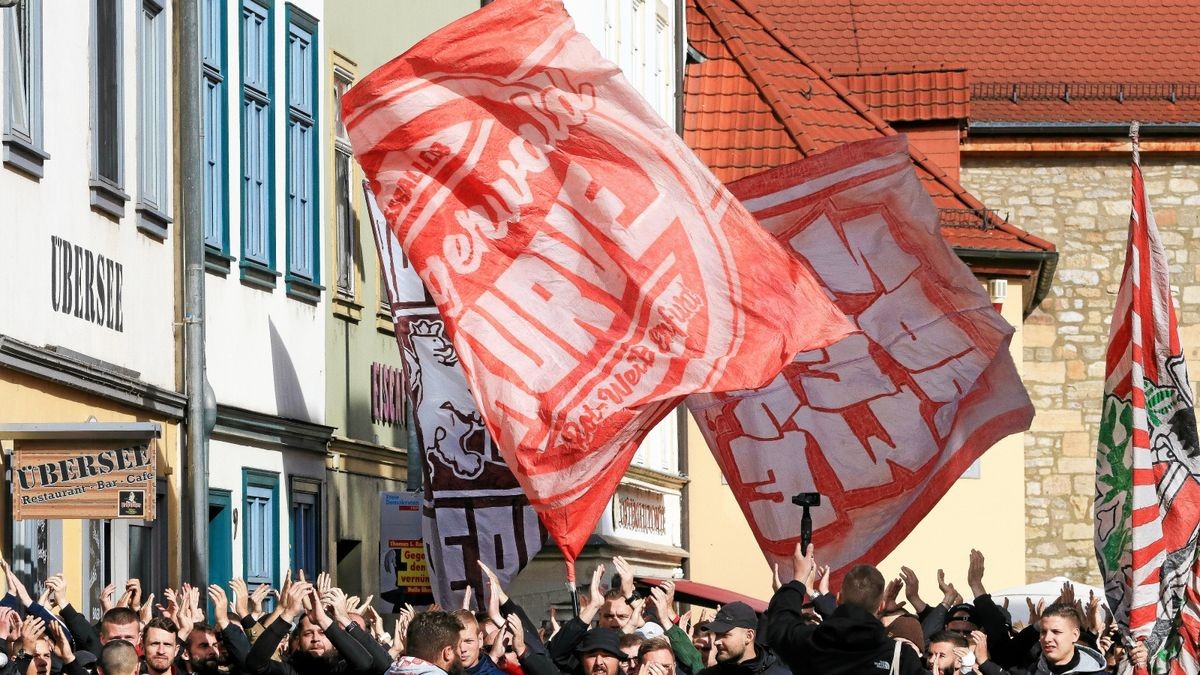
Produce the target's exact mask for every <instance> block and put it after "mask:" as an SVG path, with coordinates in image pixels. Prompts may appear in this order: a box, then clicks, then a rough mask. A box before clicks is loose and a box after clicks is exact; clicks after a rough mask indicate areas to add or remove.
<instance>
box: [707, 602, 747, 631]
mask: <svg viewBox="0 0 1200 675" xmlns="http://www.w3.org/2000/svg"><path fill="white" fill-rule="evenodd" d="M699 628H700V630H708V631H712V632H714V633H728V632H729V631H731V630H733V629H734V628H755V629H757V628H758V614H756V613H755V612H754V610H753V609H751V608H750V605H747V604H746V603H744V602H731V603H729V604H728V605H725V606H724V607H722V608H721V609H720V611H718V612H717V616H716V617H714V618H713V620H712V621H708V622H706V623H702V624H700V626H699Z"/></svg>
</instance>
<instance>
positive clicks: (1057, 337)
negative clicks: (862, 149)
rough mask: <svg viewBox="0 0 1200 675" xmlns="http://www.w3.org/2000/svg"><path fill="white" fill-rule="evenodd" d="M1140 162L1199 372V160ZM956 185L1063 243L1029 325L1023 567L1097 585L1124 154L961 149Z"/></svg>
mask: <svg viewBox="0 0 1200 675" xmlns="http://www.w3.org/2000/svg"><path fill="white" fill-rule="evenodd" d="M1142 170H1143V172H1144V174H1145V179H1146V191H1147V194H1148V195H1149V197H1150V203H1151V208H1152V209H1153V210H1154V213H1155V216H1156V219H1157V222H1158V227H1159V231H1160V233H1161V236H1162V240H1163V244H1164V246H1165V247H1166V249H1167V259H1168V260H1169V261H1170V271H1171V281H1172V285H1173V287H1174V289H1175V299H1176V306H1177V307H1178V308H1179V309H1180V312H1179V321H1180V327H1181V331H1182V333H1183V346H1184V353H1185V355H1186V358H1187V359H1188V360H1189V361H1190V362H1191V364H1192V370H1191V376H1192V377H1193V378H1195V377H1196V374H1197V373H1198V372H1200V365H1198V364H1200V249H1197V248H1196V244H1195V243H1194V242H1196V241H1198V240H1200V185H1198V184H1197V180H1198V179H1200V159H1196V158H1187V157H1180V156H1153V155H1143V157H1142ZM962 183H963V185H964V186H965V187H966V188H967V189H968V190H970V191H971V192H972V193H974V194H975V195H976V196H977V197H979V198H980V199H981V200H982V201H983V203H984V204H986V205H987V206H988V207H989V208H992V209H995V210H997V211H998V212H1000V214H1001V215H1002V216H1003V215H1004V214H1008V216H1009V222H1011V223H1013V224H1014V225H1016V226H1017V227H1020V228H1021V229H1023V230H1025V231H1027V232H1029V233H1031V234H1035V235H1037V236H1039V237H1042V238H1044V239H1047V240H1049V241H1052V242H1054V244H1055V246H1057V247H1058V252H1059V262H1058V271H1057V272H1056V273H1055V277H1054V285H1053V288H1052V290H1051V292H1050V294H1049V295H1048V296H1047V297H1046V299H1045V300H1044V301H1043V302H1042V304H1041V307H1040V308H1039V309H1038V310H1036V311H1035V312H1034V313H1033V314H1032V315H1031V316H1030V317H1029V318H1028V319H1027V320H1026V322H1025V326H1024V332H1025V343H1024V359H1025V363H1024V376H1025V385H1026V387H1027V388H1028V389H1029V395H1030V396H1031V397H1032V399H1033V403H1034V406H1035V407H1036V409H1037V417H1036V418H1035V419H1034V422H1033V427H1032V429H1031V433H1029V434H1027V435H1026V442H1025V477H1026V487H1025V495H1024V498H1025V502H1026V524H1027V527H1026V543H1025V548H1026V573H1027V576H1028V580H1029V581H1031V582H1032V581H1039V580H1043V579H1047V578H1050V577H1052V576H1057V575H1064V576H1068V577H1071V578H1073V579H1075V580H1077V581H1086V582H1088V583H1093V584H1098V583H1099V580H1100V579H1099V573H1098V571H1097V567H1096V560H1095V554H1094V552H1093V544H1092V500H1093V494H1094V491H1095V485H1094V483H1095V471H1096V465H1095V456H1096V455H1095V453H1096V437H1097V432H1098V428H1099V421H1100V403H1101V397H1102V395H1103V389H1104V355H1105V350H1106V348H1107V345H1108V328H1109V323H1110V320H1111V316H1112V310H1113V305H1114V304H1115V301H1116V293H1117V285H1118V284H1119V283H1120V278H1121V270H1122V265H1123V263H1124V257H1125V245H1126V232H1127V229H1128V225H1129V211H1130V169H1129V156H1128V155H1104V156H1096V155H1093V156H1084V157H1079V156H1063V155H1058V156H1052V155H1039V156H1034V157H1028V158H998V157H989V156H983V155H974V156H966V157H964V158H963V166H962ZM1189 249H1193V250H1195V253H1194V254H1193V253H1192V252H1191V251H1189ZM1195 387H1196V385H1195V383H1193V389H1195ZM1013 498H1014V499H1017V498H1018V496H1017V495H1013Z"/></svg>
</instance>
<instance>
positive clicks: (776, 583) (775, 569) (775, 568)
mask: <svg viewBox="0 0 1200 675" xmlns="http://www.w3.org/2000/svg"><path fill="white" fill-rule="evenodd" d="M782 586H783V582H782V581H780V580H779V563H771V592H772V593H774V592H775V591H777V590H779V589H780V588H781V587H782Z"/></svg>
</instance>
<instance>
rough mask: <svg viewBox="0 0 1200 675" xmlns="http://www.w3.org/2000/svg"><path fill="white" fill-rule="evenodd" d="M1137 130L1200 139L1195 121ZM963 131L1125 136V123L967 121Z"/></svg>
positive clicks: (1144, 126) (1149, 124) (1146, 124)
mask: <svg viewBox="0 0 1200 675" xmlns="http://www.w3.org/2000/svg"><path fill="white" fill-rule="evenodd" d="M1140 129H1141V133H1142V135H1143V136H1200V123H1196V122H1161V123H1154V122H1143V123H1142V124H1141V126H1140ZM967 132H968V134H973V135H978V136H1011V135H1046V136H1062V135H1069V134H1074V135H1081V136H1128V135H1129V122H984V121H971V122H969V123H968V125H967Z"/></svg>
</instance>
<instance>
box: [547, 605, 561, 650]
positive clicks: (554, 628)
mask: <svg viewBox="0 0 1200 675" xmlns="http://www.w3.org/2000/svg"><path fill="white" fill-rule="evenodd" d="M559 628H562V626H560V625H558V610H557V609H555V608H554V607H550V637H554V635H555V634H556V633H558V629H559ZM550 637H547V638H546V641H547V642H549V640H550Z"/></svg>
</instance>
